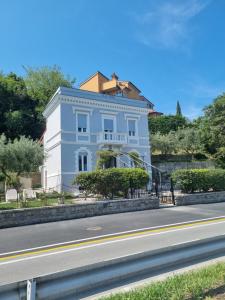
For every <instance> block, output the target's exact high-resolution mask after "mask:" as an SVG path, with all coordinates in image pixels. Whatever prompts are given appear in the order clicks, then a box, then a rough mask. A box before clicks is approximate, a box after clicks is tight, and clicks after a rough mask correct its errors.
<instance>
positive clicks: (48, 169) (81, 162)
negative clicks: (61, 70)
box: [42, 86, 152, 192]
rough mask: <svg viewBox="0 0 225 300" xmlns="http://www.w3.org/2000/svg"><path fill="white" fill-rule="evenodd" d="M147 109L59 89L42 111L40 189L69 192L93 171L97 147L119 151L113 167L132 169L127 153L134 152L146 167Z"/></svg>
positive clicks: (118, 98)
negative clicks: (81, 175) (76, 181)
mask: <svg viewBox="0 0 225 300" xmlns="http://www.w3.org/2000/svg"><path fill="white" fill-rule="evenodd" d="M125 90H126V93H128V92H129V86H128V88H125ZM151 105H152V104H151V102H149V101H148V100H147V99H146V98H144V100H143V98H142V99H137V97H136V99H135V98H129V97H128V95H127V94H126V95H122V94H121V93H115V94H113V95H112V94H109V93H103V92H102V91H87V90H85V89H81V88H80V89H75V88H65V87H59V88H58V90H57V91H56V93H55V94H54V96H53V97H52V99H51V100H50V102H49V103H48V105H47V107H46V109H45V111H44V116H45V118H46V131H45V134H44V140H43V143H44V149H45V152H46V161H45V165H44V166H43V170H42V175H43V176H42V180H43V186H44V188H45V189H48V190H49V189H53V190H57V191H59V192H60V191H62V190H68V191H69V190H71V188H72V182H73V180H74V178H75V176H76V175H77V174H79V173H80V172H86V171H92V170H95V168H96V162H97V152H98V151H99V150H103V149H104V150H108V149H109V150H114V151H117V152H118V153H120V155H119V156H118V157H117V158H115V167H132V166H133V162H132V160H131V159H130V157H129V155H128V153H129V152H137V153H138V154H139V157H140V158H141V159H142V160H143V161H144V162H145V163H146V165H148V166H150V164H151V161H150V145H149V131H148V113H149V109H150V106H151ZM149 172H151V171H150V168H149Z"/></svg>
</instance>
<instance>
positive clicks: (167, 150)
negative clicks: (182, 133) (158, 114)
mask: <svg viewBox="0 0 225 300" xmlns="http://www.w3.org/2000/svg"><path fill="white" fill-rule="evenodd" d="M151 146H152V152H156V153H157V152H160V153H161V154H163V155H168V154H172V153H173V152H175V151H176V136H175V132H173V131H171V132H169V133H168V134H160V133H159V132H157V133H156V134H152V135H151Z"/></svg>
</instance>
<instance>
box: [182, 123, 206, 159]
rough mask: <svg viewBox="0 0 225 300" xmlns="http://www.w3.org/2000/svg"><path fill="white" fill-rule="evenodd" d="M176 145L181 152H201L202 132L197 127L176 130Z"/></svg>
mask: <svg viewBox="0 0 225 300" xmlns="http://www.w3.org/2000/svg"><path fill="white" fill-rule="evenodd" d="M176 145H177V149H178V151H180V152H184V153H186V154H191V155H193V154H194V153H197V152H201V150H202V145H201V140H200V132H199V130H198V129H196V128H183V129H179V130H178V131H177V132H176Z"/></svg>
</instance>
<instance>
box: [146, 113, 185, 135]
mask: <svg viewBox="0 0 225 300" xmlns="http://www.w3.org/2000/svg"><path fill="white" fill-rule="evenodd" d="M187 126H189V123H188V121H187V119H185V118H184V117H183V116H173V115H163V116H159V117H155V118H149V130H150V132H151V133H152V134H155V133H157V132H159V133H161V134H167V133H169V132H170V131H177V130H178V128H184V127H187Z"/></svg>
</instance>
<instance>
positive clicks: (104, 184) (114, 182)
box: [74, 168, 149, 199]
mask: <svg viewBox="0 0 225 300" xmlns="http://www.w3.org/2000/svg"><path fill="white" fill-rule="evenodd" d="M148 180H149V176H148V173H147V172H146V171H145V170H142V169H139V168H134V169H130V168H109V169H104V170H96V171H93V172H85V173H80V174H79V175H77V177H76V178H75V180H74V183H75V184H78V185H79V186H80V188H82V189H83V190H85V191H86V192H89V193H94V194H101V195H102V196H104V197H105V198H111V199H113V197H114V196H118V195H122V196H124V197H127V195H128V191H129V189H131V190H132V191H134V190H135V189H140V188H142V187H144V186H145V185H146V184H147V183H148Z"/></svg>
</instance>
